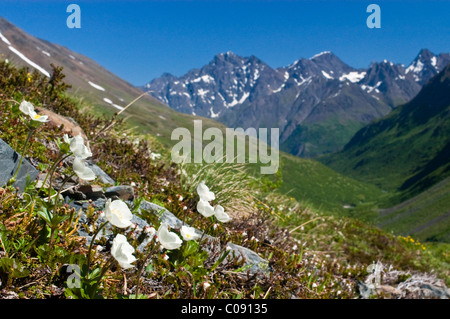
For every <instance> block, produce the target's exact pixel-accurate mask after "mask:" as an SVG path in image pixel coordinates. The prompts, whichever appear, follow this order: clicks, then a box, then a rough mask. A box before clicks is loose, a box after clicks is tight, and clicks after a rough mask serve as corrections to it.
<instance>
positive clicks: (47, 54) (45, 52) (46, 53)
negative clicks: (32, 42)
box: [41, 50, 51, 56]
mask: <svg viewBox="0 0 450 319" xmlns="http://www.w3.org/2000/svg"><path fill="white" fill-rule="evenodd" d="M41 52H42V53H44V54H45V55H46V56H51V55H50V53H48V52H47V51H44V50H42V51H41Z"/></svg>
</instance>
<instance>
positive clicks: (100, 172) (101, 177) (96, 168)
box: [86, 160, 116, 185]
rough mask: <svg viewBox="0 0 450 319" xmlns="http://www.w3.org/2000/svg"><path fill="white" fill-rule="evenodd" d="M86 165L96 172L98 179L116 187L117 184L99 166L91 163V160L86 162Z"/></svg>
mask: <svg viewBox="0 0 450 319" xmlns="http://www.w3.org/2000/svg"><path fill="white" fill-rule="evenodd" d="M86 165H87V166H88V167H89V168H90V169H92V170H93V171H94V174H95V175H96V176H97V179H98V180H99V181H100V182H101V183H103V184H107V185H114V184H115V183H116V182H115V181H114V180H113V179H112V178H111V177H110V176H109V175H108V174H106V173H105V172H104V171H103V170H102V169H101V168H100V167H99V166H97V165H95V164H94V163H92V162H90V161H89V160H88V161H86Z"/></svg>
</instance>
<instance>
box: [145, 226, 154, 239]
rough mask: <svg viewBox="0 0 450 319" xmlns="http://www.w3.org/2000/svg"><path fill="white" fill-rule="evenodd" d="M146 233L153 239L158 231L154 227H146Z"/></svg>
mask: <svg viewBox="0 0 450 319" xmlns="http://www.w3.org/2000/svg"><path fill="white" fill-rule="evenodd" d="M144 232H145V233H146V234H147V235H149V236H150V237H153V236H155V234H156V229H155V228H154V227H151V226H145V227H144Z"/></svg>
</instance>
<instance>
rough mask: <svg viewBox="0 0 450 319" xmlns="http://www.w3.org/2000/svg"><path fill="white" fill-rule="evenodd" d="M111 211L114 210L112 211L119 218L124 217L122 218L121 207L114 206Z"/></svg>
mask: <svg viewBox="0 0 450 319" xmlns="http://www.w3.org/2000/svg"><path fill="white" fill-rule="evenodd" d="M111 211H112V213H113V214H114V215H116V216H117V217H119V219H122V218H123V216H122V212H121V211H120V209H117V208H113V209H112V210H111Z"/></svg>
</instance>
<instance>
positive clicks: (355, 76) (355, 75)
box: [339, 71, 366, 83]
mask: <svg viewBox="0 0 450 319" xmlns="http://www.w3.org/2000/svg"><path fill="white" fill-rule="evenodd" d="M365 76H366V72H357V71H353V72H350V73H347V74H343V75H342V76H341V77H340V78H339V81H341V82H344V81H345V80H348V81H350V82H352V83H357V82H359V81H361V80H362V79H363V78H364V77H365Z"/></svg>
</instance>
